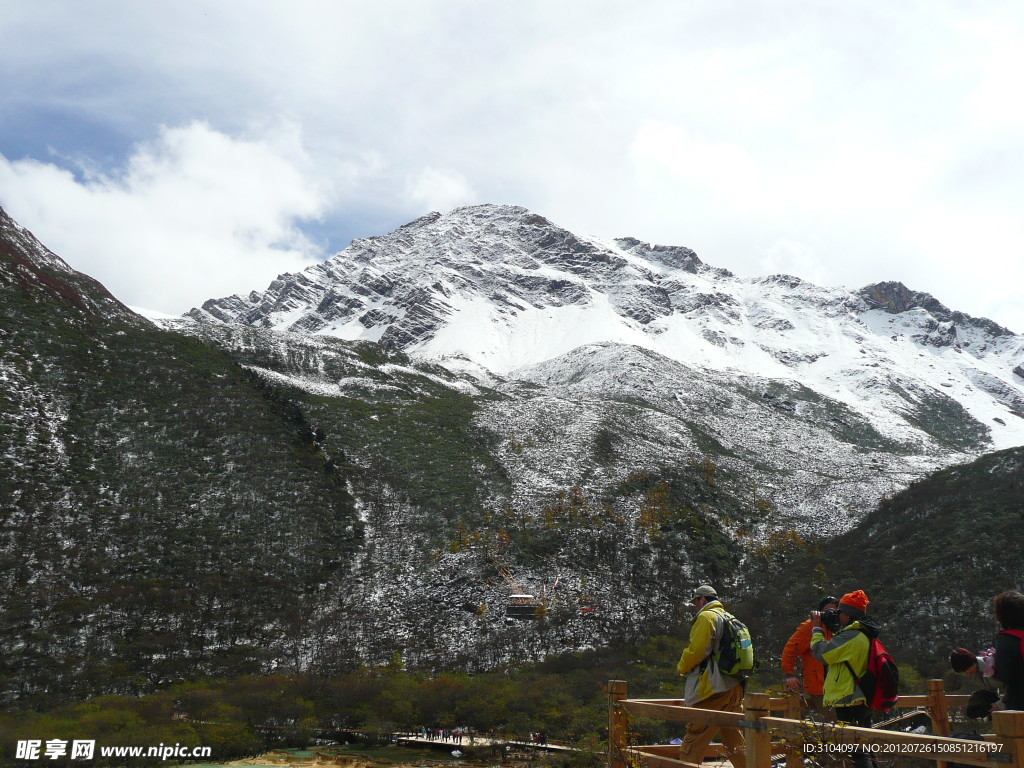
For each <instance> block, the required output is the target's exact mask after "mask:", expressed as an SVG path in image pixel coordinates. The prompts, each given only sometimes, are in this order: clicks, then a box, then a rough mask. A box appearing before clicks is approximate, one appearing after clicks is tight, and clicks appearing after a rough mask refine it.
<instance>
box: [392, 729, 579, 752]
mask: <svg viewBox="0 0 1024 768" xmlns="http://www.w3.org/2000/svg"><path fill="white" fill-rule="evenodd" d="M395 741H397V742H398V743H399V744H410V745H415V746H417V747H451V748H452V749H474V748H477V747H493V746H505V745H506V744H508V745H509V746H513V747H525V748H527V749H543V750H545V751H547V752H576V751H577V750H576V748H575V747H567V746H565V745H563V744H552V743H550V742H548V743H547V744H540V743H538V742H536V741H517V740H516V739H489V738H487V737H486V736H475V737H474V738H473V739H472V740H470V738H469V736H463V737H462V741H456V740H454V739H451V738H448V739H425V738H423V737H422V736H410V735H408V734H398V733H396V734H395Z"/></svg>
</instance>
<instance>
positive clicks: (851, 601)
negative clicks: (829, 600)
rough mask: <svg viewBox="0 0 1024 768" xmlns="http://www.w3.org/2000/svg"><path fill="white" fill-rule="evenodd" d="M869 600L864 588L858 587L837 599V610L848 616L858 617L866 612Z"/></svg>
mask: <svg viewBox="0 0 1024 768" xmlns="http://www.w3.org/2000/svg"><path fill="white" fill-rule="evenodd" d="M869 602H870V601H869V600H868V596H867V595H866V594H864V590H862V589H858V590H857V591H856V592H849V593H847V594H845V595H843V599H842V600H840V601H839V610H840V611H842V612H843V613H845V614H846V615H847V616H849V617H850V618H853V619H859V618H861V617H862V616H863V615H864V614H865V613H866V612H867V610H868V603H869Z"/></svg>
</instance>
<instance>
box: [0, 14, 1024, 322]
mask: <svg viewBox="0 0 1024 768" xmlns="http://www.w3.org/2000/svg"><path fill="white" fill-rule="evenodd" d="M898 5H899V7H898V8H891V7H882V5H881V4H852V3H847V4H840V3H824V2H821V1H820V0H813V1H811V0H806V1H800V2H797V1H793V0H779V1H778V2H774V3H763V2H753V1H752V0H738V1H737V2H732V3H722V2H720V0H716V1H712V0H707V1H706V2H705V1H703V0H695V1H694V2H686V3H680V2H678V0H666V1H664V2H655V1H653V0H633V1H632V2H628V3H627V2H610V1H609V0H561V1H560V0H520V2H517V3H498V2H481V1H480V0H365V1H362V0H360V1H358V2H356V1H353V0H334V1H332V2H310V1H309V0H296V1H295V2H289V3H283V2H269V1H268V0H207V1H205V2H199V1H198V0H196V1H191V0H178V1H177V2H169V3H139V2H127V1H125V0H96V1H94V2H90V3H80V2H67V1H65V0H33V1H30V0H0V16H2V18H3V19H4V23H3V24H0V77H2V79H3V82H4V84H5V87H4V89H3V90H2V92H0V205H3V207H4V208H5V209H6V210H7V211H8V212H9V213H10V214H11V215H12V216H14V217H15V218H16V219H18V220H19V221H20V222H21V223H22V224H24V225H25V226H27V227H29V228H30V229H31V230H33V232H35V234H36V235H37V236H38V237H39V238H40V239H41V240H43V242H44V243H45V244H46V245H48V246H49V247H50V248H51V249H53V250H54V251H55V252H57V253H58V254H59V255H61V256H62V257H64V258H65V260H67V261H68V262H69V263H70V264H71V265H72V266H74V267H75V268H76V269H79V270H81V271H83V272H87V273H89V274H91V275H93V276H95V277H96V278H98V279H99V280H101V281H102V282H103V283H104V284H106V285H107V287H108V288H110V289H111V290H112V291H113V292H114V293H115V295H117V296H118V297H119V298H121V299H122V300H123V301H125V302H126V303H128V304H131V305H134V306H142V307H147V308H150V309H155V310H160V311H163V312H168V313H180V312H183V311H185V310H187V309H188V308H189V307H191V306H194V305H198V304H200V303H202V301H203V300H205V299H206V298H209V297H214V296H223V295H227V294H230V293H246V292H248V291H249V290H252V289H262V288H264V287H265V286H266V284H267V283H268V282H269V281H270V280H271V279H273V277H274V276H275V275H277V274H279V273H281V272H286V271H295V270H297V269H301V268H303V267H304V266H306V265H308V264H310V263H313V262H314V261H316V260H317V259H323V258H326V257H327V256H329V255H331V254H332V253H334V252H335V251H337V250H340V249H341V248H342V247H344V246H345V245H346V244H347V243H348V241H349V240H350V239H352V238H353V237H363V236H369V235H374V234H379V233H382V232H386V231H390V230H391V229H393V228H394V227H396V226H398V225H400V224H402V223H404V222H406V221H409V220H411V219H413V218H415V217H417V216H419V215H422V214H423V213H426V212H427V211H430V210H448V209H450V208H452V207H455V206H458V205H464V204H474V203H480V202H496V203H514V204H519V205H525V206H527V207H529V208H531V209H533V210H535V211H537V212H538V213H541V214H543V215H545V216H547V217H548V218H550V219H552V220H553V221H555V222H556V223H558V224H561V225H563V226H566V227H568V228H569V229H572V230H573V231H575V232H578V233H580V234H590V235H597V236H601V237H619V236H627V235H629V236H635V237H639V238H641V239H644V240H648V241H653V242H660V243H668V244H674V245H686V246H689V247H692V248H694V249H696V250H697V252H698V253H699V254H700V256H701V258H703V259H704V260H705V261H706V262H708V263H711V264H714V265H716V266H722V267H726V268H728V269H730V270H732V271H733V272H735V273H737V274H740V275H750V276H753V275H763V274H771V273H776V272H786V273H790V274H795V275H798V276H800V277H803V278H805V279H808V280H811V281H813V282H817V283H821V284H824V285H846V286H848V287H851V288H856V287H860V286H862V285H865V284H868V283H872V282H878V281H882V280H900V281H902V282H904V283H906V284H907V285H908V286H910V287H911V288H914V289H917V290H924V291H928V292H930V293H932V294H934V295H935V296H936V297H937V298H939V299H940V300H941V301H943V302H944V303H945V304H946V305H948V306H950V307H952V308H954V309H959V310H962V311H965V312H968V313H970V314H973V315H981V316H986V317H990V318H992V319H994V320H996V321H997V322H1000V323H1002V324H1004V325H1007V326H1009V327H1010V328H1011V329H1012V330H1015V331H1017V332H1024V295H1022V293H1021V291H1020V288H1019V286H1021V285H1024V258H1022V256H1024V222H1022V217H1021V216H1020V209H1021V203H1022V201H1024V173H1022V171H1024V168H1022V167H1021V166H1022V164H1024V152H1022V149H1024V146H1022V145H1024V130H1022V129H1024V104H1022V103H1021V100H1020V99H1019V98H1018V97H1017V94H1019V93H1020V91H1021V84H1020V82H1019V81H1020V78H1021V76H1022V73H1024V9H1022V8H1021V7H1020V4H1019V3H1011V2H998V1H993V2H989V3H984V4H969V3H962V2H943V1H942V0H938V1H937V2H906V3H900V4H898Z"/></svg>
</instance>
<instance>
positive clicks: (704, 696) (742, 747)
mask: <svg viewBox="0 0 1024 768" xmlns="http://www.w3.org/2000/svg"><path fill="white" fill-rule="evenodd" d="M690 602H691V604H693V605H694V606H695V607H696V608H697V610H698V613H697V617H696V618H695V619H694V620H693V624H692V625H691V626H690V642H689V644H688V645H687V646H686V649H685V650H684V651H683V655H682V656H681V657H680V658H679V664H677V665H676V672H678V673H679V674H680V675H685V676H686V689H685V692H684V693H683V697H684V699H685V701H686V706H688V707H698V708H700V709H714V710H718V711H720V712H742V711H743V688H744V681H743V679H742V678H739V677H733V676H732V675H727V674H725V673H723V672H722V671H721V670H720V669H719V668H718V664H717V662H716V661H715V652H716V651H717V650H718V643H719V641H720V640H721V639H722V634H723V632H724V631H725V617H726V616H728V615H729V614H728V613H726V610H725V608H724V607H723V606H722V603H721V602H720V601H719V600H718V593H717V592H716V591H715V589H714V587H710V586H707V585H704V586H701V587H698V588H697V590H696V592H695V593H694V596H693V598H692V599H691V600H690ZM718 730H719V729H718V728H715V727H713V726H707V725H699V724H698V723H689V724H688V725H687V727H686V736H685V737H684V738H683V743H682V746H680V748H679V759H680V760H683V761H685V762H687V763H695V764H699V763H700V761H701V760H703V759H704V752H705V751H706V750H707V748H708V745H709V744H710V743H711V739H712V738H713V737H714V735H715V733H716V732H717V731H718ZM721 733H722V744H723V745H724V746H725V754H726V757H728V758H729V762H731V763H732V764H733V765H734V766H735V767H736V768H746V767H747V759H746V743H745V742H744V740H743V732H742V731H740V730H739V729H738V728H722V729H721Z"/></svg>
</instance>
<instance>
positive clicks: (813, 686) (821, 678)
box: [782, 596, 839, 712]
mask: <svg viewBox="0 0 1024 768" xmlns="http://www.w3.org/2000/svg"><path fill="white" fill-rule="evenodd" d="M838 607H839V600H837V599H836V598H834V597H831V596H830V597H823V598H822V599H821V601H820V602H819V603H818V610H819V611H828V610H832V611H834V610H836V609H837V608H838ZM825 632H826V634H825V639H826V640H828V639H829V638H831V637H832V633H831V632H829V631H828V630H827V629H826V630H825ZM782 671H783V672H785V673H786V687H787V688H789V690H791V691H793V692H794V693H799V694H801V696H802V698H803V701H804V706H805V708H807V709H815V710H817V711H818V712H824V708H823V706H822V695H823V694H824V687H825V665H824V664H822V663H821V662H820V661H818V660H817V659H816V658H814V654H813V653H812V652H811V620H810V619H807V620H805V621H803V622H802V623H801V624H800V626H798V627H797V628H796V631H794V632H793V634H792V635H790V637H789V640H787V641H786V647H785V648H783V649H782Z"/></svg>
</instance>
